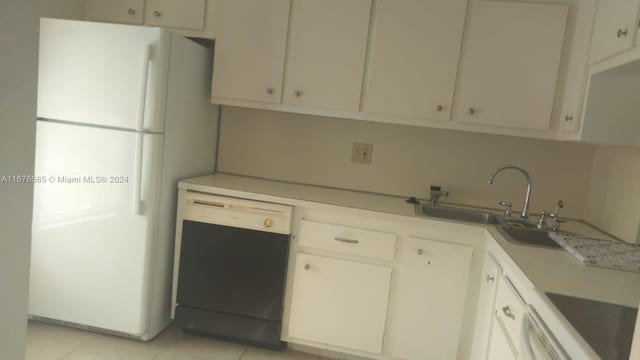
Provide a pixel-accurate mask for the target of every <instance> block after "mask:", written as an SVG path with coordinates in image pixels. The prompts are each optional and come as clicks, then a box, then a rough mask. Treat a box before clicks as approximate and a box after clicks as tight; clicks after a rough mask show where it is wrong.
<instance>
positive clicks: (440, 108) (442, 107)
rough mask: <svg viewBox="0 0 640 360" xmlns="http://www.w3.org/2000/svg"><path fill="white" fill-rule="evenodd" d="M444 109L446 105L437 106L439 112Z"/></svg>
mask: <svg viewBox="0 0 640 360" xmlns="http://www.w3.org/2000/svg"><path fill="white" fill-rule="evenodd" d="M442 110H444V106H442V105H438V106H436V111H437V112H441V111H442Z"/></svg>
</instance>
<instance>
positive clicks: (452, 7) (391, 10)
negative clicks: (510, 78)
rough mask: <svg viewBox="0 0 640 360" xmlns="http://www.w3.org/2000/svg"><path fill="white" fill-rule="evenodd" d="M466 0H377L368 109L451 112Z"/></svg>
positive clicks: (445, 115) (441, 116) (440, 115)
mask: <svg viewBox="0 0 640 360" xmlns="http://www.w3.org/2000/svg"><path fill="white" fill-rule="evenodd" d="M466 11H467V0H406V1H395V0H379V1H377V4H376V10H375V14H376V15H375V20H374V24H373V31H372V39H371V50H370V57H369V74H368V78H367V86H366V93H365V100H364V111H366V112H371V113H377V114H384V115H399V116H408V117H415V118H428V119H432V120H448V119H449V118H450V117H451V101H452V98H453V89H454V84H455V79H456V73H457V71H458V56H459V53H460V43H461V41H462V29H463V26H464V19H465V14H466Z"/></svg>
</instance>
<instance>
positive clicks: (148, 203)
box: [29, 19, 218, 340]
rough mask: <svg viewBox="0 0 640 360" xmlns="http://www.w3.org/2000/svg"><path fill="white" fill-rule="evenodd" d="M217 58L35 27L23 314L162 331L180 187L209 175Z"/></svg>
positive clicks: (203, 51) (144, 41)
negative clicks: (28, 247) (32, 145)
mask: <svg viewBox="0 0 640 360" xmlns="http://www.w3.org/2000/svg"><path fill="white" fill-rule="evenodd" d="M211 69H212V51H211V50H210V49H207V48H205V47H203V46H200V45H198V44H196V43H194V42H192V41H190V40H188V39H185V38H183V37H180V36H178V35H175V34H173V33H171V32H169V31H167V30H164V29H159V28H151V27H140V26H129V25H116V24H105V23H95V22H84V21H70V20H57V19H42V20H41V26H40V55H39V74H38V77H39V80H38V82H39V83H38V119H37V132H36V159H35V164H36V165H35V169H36V171H35V177H34V179H33V180H34V181H35V190H34V213H33V226H32V254H31V275H30V277H31V278H30V295H29V314H30V316H31V317H32V318H33V319H37V320H44V321H50V322H56V323H61V324H66V325H71V326H78V327H83V328H88V329H93V330H98V331H105V332H110V333H114V334H117V335H123V336H129V337H134V338H139V339H143V340H149V339H151V338H153V337H154V336H155V335H156V334H157V333H159V332H160V331H161V330H162V329H164V328H165V327H166V326H167V325H168V324H169V322H170V319H169V315H170V289H171V270H172V253H173V241H174V229H175V207H176V197H177V190H176V187H177V181H178V180H179V179H181V178H185V177H190V176H195V175H200V174H204V173H211V172H213V170H214V162H215V151H216V139H217V122H218V108H217V107H216V106H214V105H212V104H211V103H210V84H211V83H210V81H211Z"/></svg>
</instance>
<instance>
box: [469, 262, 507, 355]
mask: <svg viewBox="0 0 640 360" xmlns="http://www.w3.org/2000/svg"><path fill="white" fill-rule="evenodd" d="M500 272H501V269H500V265H498V263H497V262H496V261H495V259H494V258H493V257H492V256H491V255H487V256H485V258H484V267H483V269H482V278H481V280H480V281H481V283H480V294H479V296H478V310H477V314H476V327H475V331H474V335H473V347H472V349H471V358H472V359H474V360H485V359H487V348H488V346H489V336H490V334H491V324H492V320H493V314H494V303H495V299H496V289H497V283H498V280H499V279H500Z"/></svg>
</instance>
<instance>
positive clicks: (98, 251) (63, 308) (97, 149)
mask: <svg viewBox="0 0 640 360" xmlns="http://www.w3.org/2000/svg"><path fill="white" fill-rule="evenodd" d="M37 123H38V125H37V135H36V144H37V146H36V174H38V175H41V176H45V178H44V179H45V180H46V183H38V184H36V185H35V190H34V218H33V229H32V230H33V233H32V255H31V256H32V258H31V280H30V299H29V314H31V315H34V316H40V317H46V318H50V319H56V320H62V321H67V322H72V323H76V324H82V325H89V326H93V327H97V328H102V329H108V330H113V331H118V332H124V333H128V334H135V335H140V334H143V333H144V332H145V331H146V327H147V319H146V302H147V299H146V294H148V289H147V286H148V284H147V282H148V279H149V277H150V276H149V274H148V268H149V264H148V263H149V260H150V259H149V255H150V253H151V252H152V245H153V244H152V240H153V238H154V236H156V234H155V232H156V231H157V230H156V228H157V226H156V225H157V224H156V221H155V219H156V218H157V211H158V209H157V208H158V206H157V200H156V199H157V198H158V196H157V194H158V193H159V184H158V182H159V181H158V180H157V179H160V177H161V176H160V168H161V166H160V162H161V154H162V147H163V140H164V136H163V135H155V134H154V135H152V134H145V135H143V134H142V133H136V132H132V131H122V130H111V129H100V128H95V127H88V126H78V125H71V124H66V123H55V122H49V121H38V122H37ZM138 169H140V170H138ZM136 174H140V176H137V175H136ZM138 189H139V190H138ZM150 194H156V195H150Z"/></svg>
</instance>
